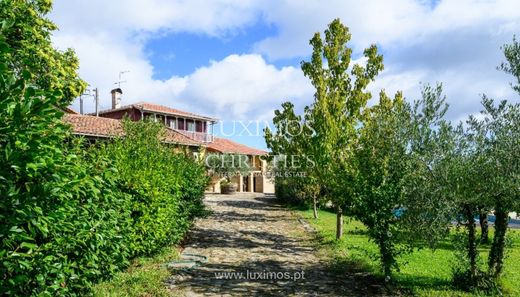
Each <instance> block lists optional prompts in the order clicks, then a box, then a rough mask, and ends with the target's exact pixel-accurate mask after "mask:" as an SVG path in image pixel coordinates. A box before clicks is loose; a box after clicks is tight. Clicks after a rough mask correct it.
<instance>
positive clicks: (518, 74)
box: [498, 36, 520, 94]
mask: <svg viewBox="0 0 520 297" xmlns="http://www.w3.org/2000/svg"><path fill="white" fill-rule="evenodd" d="M502 51H503V52H504V56H505V58H506V61H505V62H502V64H500V66H499V67H498V69H500V70H502V71H504V72H506V73H509V74H511V75H513V76H514V77H515V78H516V84H511V87H512V88H513V90H515V91H516V92H518V93H519V94H520V43H518V40H516V36H513V41H512V42H511V43H510V44H505V45H504V46H503V47H502Z"/></svg>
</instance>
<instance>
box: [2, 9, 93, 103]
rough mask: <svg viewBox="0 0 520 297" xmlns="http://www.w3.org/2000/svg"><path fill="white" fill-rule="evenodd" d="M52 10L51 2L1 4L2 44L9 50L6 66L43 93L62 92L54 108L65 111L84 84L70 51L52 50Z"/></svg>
mask: <svg viewBox="0 0 520 297" xmlns="http://www.w3.org/2000/svg"><path fill="white" fill-rule="evenodd" d="M51 9H52V1H51V0H38V1H25V0H2V1H0V20H1V26H2V34H3V36H4V42H5V43H6V45H7V46H8V47H9V49H10V50H9V53H7V57H6V60H5V63H6V66H7V67H8V68H9V69H11V70H12V71H13V74H14V75H15V76H16V77H18V78H20V77H21V75H22V73H23V72H24V70H26V71H27V72H25V73H26V74H30V77H26V78H25V81H26V82H28V83H31V84H34V85H37V86H38V87H39V88H40V89H42V90H56V91H58V90H59V91H60V92H61V94H62V95H61V96H60V97H59V100H57V102H56V103H55V104H56V106H57V107H66V106H68V105H69V104H70V102H71V100H72V99H73V98H75V97H77V96H79V95H80V94H81V92H83V90H84V88H85V87H86V83H85V82H84V81H83V80H81V78H80V77H79V76H78V73H77V71H78V68H79V61H78V59H77V57H76V56H75V54H74V51H73V50H72V49H67V50H66V51H60V50H57V49H55V48H54V47H53V45H52V42H51V34H52V32H53V31H55V30H57V27H56V25H55V24H53V23H52V22H51V21H50V20H49V19H48V18H47V17H46V16H47V14H48V13H49V12H50V11H51Z"/></svg>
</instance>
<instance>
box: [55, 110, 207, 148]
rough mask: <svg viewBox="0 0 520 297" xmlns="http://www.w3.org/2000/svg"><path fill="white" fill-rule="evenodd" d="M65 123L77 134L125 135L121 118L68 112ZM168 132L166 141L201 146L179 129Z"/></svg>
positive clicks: (167, 130)
mask: <svg viewBox="0 0 520 297" xmlns="http://www.w3.org/2000/svg"><path fill="white" fill-rule="evenodd" d="M63 120H64V122H65V123H68V124H70V125H71V126H72V133H74V134H76V135H84V136H93V137H107V138H110V137H117V136H123V135H124V134H125V133H124V130H123V125H122V123H121V121H120V120H116V119H110V118H103V117H95V116H90V115H80V114H66V115H64V116H63ZM165 130H166V134H165V137H164V138H165V139H164V142H167V143H177V144H184V145H192V146H199V145H201V143H200V142H198V141H195V140H193V139H191V138H189V137H187V136H185V135H183V134H181V133H179V132H177V131H174V130H172V129H170V128H167V127H165Z"/></svg>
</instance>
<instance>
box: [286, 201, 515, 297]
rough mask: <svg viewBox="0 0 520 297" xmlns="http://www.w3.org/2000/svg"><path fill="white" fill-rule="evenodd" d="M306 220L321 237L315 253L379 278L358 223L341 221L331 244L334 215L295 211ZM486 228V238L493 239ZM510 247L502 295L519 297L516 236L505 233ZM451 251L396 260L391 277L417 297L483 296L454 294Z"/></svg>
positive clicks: (446, 247) (444, 248) (446, 246)
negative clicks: (341, 233)
mask: <svg viewBox="0 0 520 297" xmlns="http://www.w3.org/2000/svg"><path fill="white" fill-rule="evenodd" d="M296 212H297V213H299V214H300V215H301V216H302V217H304V218H306V219H307V220H308V221H309V222H310V223H311V225H313V226H314V227H315V228H316V230H318V232H319V234H320V235H321V239H320V242H319V252H320V253H321V254H322V256H323V257H326V258H329V259H331V261H332V262H333V263H332V264H334V265H335V266H339V267H341V266H343V267H345V266H346V265H348V266H349V267H348V268H347V269H350V270H352V269H354V270H359V269H361V270H364V271H369V272H371V273H373V274H374V275H377V276H381V272H380V270H379V266H378V258H377V257H378V249H377V246H376V244H374V243H373V242H370V241H369V240H368V235H366V232H365V230H366V229H365V227H364V226H363V224H361V223H360V222H358V221H354V220H348V219H347V220H345V234H344V237H343V239H342V240H340V241H336V240H335V226H336V215H335V214H333V213H330V212H327V211H323V210H321V211H320V212H319V218H318V219H317V220H314V219H313V218H312V210H296ZM492 232H493V228H492V227H491V228H490V235H491V236H492V235H493V233H492ZM508 235H509V238H510V239H511V246H510V247H508V249H507V258H506V261H505V272H504V276H503V288H504V293H505V294H506V295H510V296H520V232H519V231H517V230H510V231H508ZM480 251H481V258H482V260H483V264H485V261H486V258H487V252H488V251H489V245H481V246H480ZM455 257H456V255H455V251H454V247H453V245H452V243H451V242H450V241H449V240H446V241H445V242H442V243H441V244H440V247H439V248H438V249H437V250H435V251H432V250H429V249H421V250H417V251H414V252H413V253H411V254H408V255H404V256H403V257H401V258H400V259H399V262H400V264H401V265H400V266H401V271H400V272H396V273H394V276H393V277H394V279H395V280H396V282H397V284H398V285H399V286H400V287H404V288H407V289H409V290H411V291H412V292H413V294H414V295H418V296H483V295H482V294H473V295H472V294H470V293H466V292H463V291H458V290H456V289H454V288H453V287H452V286H451V285H450V278H451V269H452V267H453V264H454V262H455V260H456V259H455Z"/></svg>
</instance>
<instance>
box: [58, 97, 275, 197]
mask: <svg viewBox="0 0 520 297" xmlns="http://www.w3.org/2000/svg"><path fill="white" fill-rule="evenodd" d="M111 94H112V108H111V109H108V110H103V111H99V112H98V114H97V115H98V116H96V115H95V114H89V115H80V114H77V113H75V112H73V111H72V110H71V111H69V112H67V114H66V115H65V116H64V121H65V122H67V123H69V124H70V125H71V126H72V131H73V133H74V134H75V135H81V136H84V137H87V138H90V139H103V138H105V139H106V138H113V137H119V136H123V135H124V131H123V127H122V122H121V120H122V119H123V118H128V119H130V120H132V121H140V120H144V119H150V120H153V121H156V122H159V123H161V124H164V126H165V131H166V133H164V139H163V141H164V142H165V143H170V144H175V145H178V146H181V147H183V148H187V149H189V150H190V151H192V152H194V153H195V152H197V153H198V152H199V151H202V152H203V153H217V154H228V153H230V154H239V155H245V156H247V158H248V160H249V162H250V164H252V166H253V168H252V169H253V170H252V172H251V173H250V174H249V175H247V176H242V175H236V176H235V177H233V181H234V182H236V183H237V185H238V191H239V192H259V193H273V192H274V183H273V181H272V180H271V179H270V178H268V177H267V175H266V173H267V162H266V161H265V160H262V158H261V157H262V156H264V155H266V154H267V152H265V151H262V150H259V149H255V148H252V147H248V146H246V145H243V144H240V143H237V142H235V141H232V140H229V139H225V138H220V137H216V136H214V135H213V126H214V125H215V123H217V119H215V118H212V117H208V116H203V115H198V114H194V113H191V112H186V111H182V110H178V109H174V108H171V107H167V106H162V105H158V104H153V103H147V102H138V103H134V104H130V105H125V106H121V104H120V102H121V95H122V90H121V89H119V88H117V89H114V90H112V91H111ZM221 180H222V178H221V177H218V176H213V177H212V179H211V184H210V186H209V187H208V191H211V192H220V182H221Z"/></svg>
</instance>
